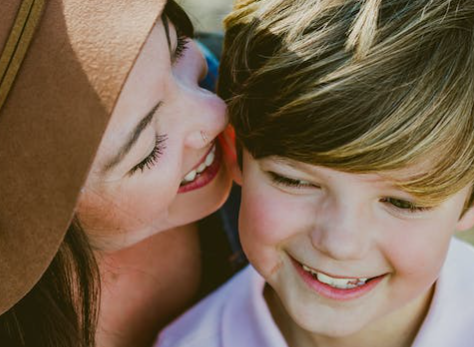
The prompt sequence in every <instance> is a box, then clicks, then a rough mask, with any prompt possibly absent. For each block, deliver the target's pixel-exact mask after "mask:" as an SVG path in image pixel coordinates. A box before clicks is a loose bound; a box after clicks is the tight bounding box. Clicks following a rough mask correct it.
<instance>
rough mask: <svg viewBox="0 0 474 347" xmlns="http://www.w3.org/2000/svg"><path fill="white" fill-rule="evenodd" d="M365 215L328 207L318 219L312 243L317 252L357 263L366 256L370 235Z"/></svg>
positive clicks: (342, 207) (342, 205) (341, 207)
mask: <svg viewBox="0 0 474 347" xmlns="http://www.w3.org/2000/svg"><path fill="white" fill-rule="evenodd" d="M364 219H365V216H363V215H361V214H360V213H358V211H357V210H356V209H354V208H352V207H351V206H347V205H344V204H339V205H335V206H332V207H329V208H328V209H327V210H326V211H325V213H323V214H322V215H321V216H318V218H317V222H316V224H315V225H314V227H313V229H312V231H311V242H312V244H313V246H314V247H315V248H316V249H318V251H319V252H322V253H324V254H326V255H327V256H328V257H330V258H332V259H334V260H340V261H347V260H360V259H363V258H364V257H365V256H366V254H367V253H368V251H369V249H370V247H371V242H372V239H371V237H372V235H371V231H370V226H369V225H370V223H365V222H364Z"/></svg>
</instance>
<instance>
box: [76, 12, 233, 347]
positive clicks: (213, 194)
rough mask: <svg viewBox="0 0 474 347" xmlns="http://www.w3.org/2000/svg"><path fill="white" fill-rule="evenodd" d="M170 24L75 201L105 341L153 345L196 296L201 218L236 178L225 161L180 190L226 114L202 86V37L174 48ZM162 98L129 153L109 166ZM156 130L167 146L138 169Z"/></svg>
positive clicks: (159, 29) (130, 82) (135, 75)
mask: <svg viewBox="0 0 474 347" xmlns="http://www.w3.org/2000/svg"><path fill="white" fill-rule="evenodd" d="M168 22H169V21H168ZM168 28H169V30H168V31H169V37H168V38H167V36H166V31H165V27H164V24H163V21H162V19H160V20H158V21H157V23H156V25H155V27H154V29H153V31H152V32H151V34H150V36H149V38H148V40H147V42H146V44H145V46H144V48H143V50H142V51H141V53H140V55H139V57H138V60H137V62H136V64H135V66H134V68H133V69H132V71H131V73H130V75H129V77H128V79H127V81H126V84H125V86H124V89H123V91H122V93H121V95H120V97H119V100H118V103H117V105H116V108H115V109H114V112H113V114H112V117H111V120H110V123H109V126H108V128H107V131H106V133H105V135H104V138H103V141H102V143H101V146H100V148H99V151H98V153H97V156H96V158H95V161H94V164H93V166H92V169H91V173H90V175H89V177H88V179H87V182H86V185H85V187H84V189H83V192H82V195H81V197H80V200H79V204H78V208H77V214H78V217H79V220H80V221H81V224H82V226H83V227H84V230H85V231H86V233H87V234H88V236H89V237H90V240H91V243H92V245H93V247H94V249H95V252H96V255H97V258H98V260H99V267H100V272H101V281H102V293H101V307H100V317H99V329H98V337H97V340H98V343H97V345H98V346H101V347H108V346H110V347H112V346H113V347H118V346H134V347H136V346H148V345H150V344H151V342H152V341H153V339H154V338H155V336H156V334H157V332H158V330H159V329H160V327H162V326H163V325H164V324H165V323H167V322H168V321H169V320H170V319H172V318H173V317H174V316H175V315H176V314H178V313H179V312H181V311H182V310H183V309H184V308H186V307H187V306H189V305H190V304H191V303H192V302H193V300H194V298H195V295H196V292H197V290H198V287H199V283H200V275H201V263H200V261H201V260H200V249H199V238H198V234H197V226H196V224H195V222H196V221H197V220H199V219H202V218H204V217H206V216H208V215H209V214H211V213H212V212H214V211H215V210H217V209H218V208H219V207H220V206H221V205H222V203H223V202H224V201H225V199H226V197H227V195H228V192H229V190H230V186H231V177H230V175H229V173H228V171H227V169H226V167H225V165H224V164H223V165H222V166H221V168H220V170H219V173H218V174H217V176H216V177H215V178H214V179H213V180H212V181H211V182H210V183H208V184H207V185H205V186H203V187H201V188H198V189H195V190H192V191H188V192H179V191H178V190H179V188H180V183H181V182H182V180H183V178H184V177H185V176H186V174H187V173H189V172H190V171H191V170H192V169H194V168H195V167H196V165H198V164H199V163H200V162H201V161H202V160H203V158H204V157H205V156H206V154H207V153H208V152H209V150H210V149H211V147H212V146H213V145H214V144H215V143H216V142H217V141H216V137H217V135H218V134H219V133H221V132H222V131H223V130H224V128H225V127H226V124H227V116H226V107H225V104H224V102H223V101H222V100H221V99H219V98H218V97H217V96H215V95H214V94H212V93H210V92H208V91H206V90H204V89H202V88H200V87H199V85H198V83H199V81H200V80H201V79H202V78H203V77H204V76H205V75H206V72H207V66H206V63H205V60H204V58H203V56H202V54H201V53H200V51H199V50H198V48H197V46H196V44H195V43H194V42H193V41H192V40H188V41H187V42H186V49H185V50H184V52H183V54H182V55H181V57H177V56H176V54H175V52H176V47H177V45H178V43H177V42H178V39H177V33H176V29H175V27H174V26H173V24H172V23H168ZM168 39H169V42H170V47H169V45H168ZM158 104H160V106H159V107H158V108H157V110H156V112H155V113H154V116H153V118H152V119H151V121H150V122H149V126H147V127H146V128H144V130H143V131H142V132H141V134H140V135H139V137H138V140H137V141H136V143H135V145H134V146H133V147H132V148H131V150H130V151H129V152H128V154H127V155H125V156H124V157H123V159H122V160H121V161H119V162H118V163H117V165H115V166H114V167H112V168H109V169H107V168H108V167H109V166H110V165H109V164H110V162H111V158H114V157H115V156H116V155H117V153H119V151H120V148H122V146H123V145H124V143H126V142H127V139H128V138H129V137H130V134H131V133H132V132H133V129H135V127H136V125H137V124H138V123H140V121H141V120H142V119H143V118H144V116H145V115H147V114H148V113H149V112H150V110H152V109H153V108H154V107H155V106H156V105H158ZM203 134H204V135H203ZM157 136H160V138H161V139H162V140H163V145H162V146H161V147H160V149H159V152H160V153H159V155H158V156H157V158H156V160H155V161H153V162H152V163H149V164H147V165H144V166H143V169H140V168H137V165H140V163H143V160H144V159H145V158H146V157H147V156H149V154H150V153H151V152H152V151H153V148H154V146H155V143H156V138H157ZM177 269H179V271H177Z"/></svg>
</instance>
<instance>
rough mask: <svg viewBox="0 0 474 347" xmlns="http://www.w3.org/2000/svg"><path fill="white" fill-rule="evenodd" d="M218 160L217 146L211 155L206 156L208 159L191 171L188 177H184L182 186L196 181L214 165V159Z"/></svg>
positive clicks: (213, 148)
mask: <svg viewBox="0 0 474 347" xmlns="http://www.w3.org/2000/svg"><path fill="white" fill-rule="evenodd" d="M215 158H216V146H215V145H214V147H212V149H211V151H210V152H209V154H208V155H207V156H206V159H204V161H203V162H202V163H201V164H200V165H199V166H198V167H197V168H196V169H194V170H191V171H190V172H189V173H188V174H187V175H186V176H184V178H183V180H182V181H181V185H184V184H188V183H190V182H192V181H194V180H195V179H196V177H197V176H198V175H199V174H200V173H201V172H203V171H204V170H206V169H207V168H208V167H209V166H211V165H212V163H213V162H214V159H215Z"/></svg>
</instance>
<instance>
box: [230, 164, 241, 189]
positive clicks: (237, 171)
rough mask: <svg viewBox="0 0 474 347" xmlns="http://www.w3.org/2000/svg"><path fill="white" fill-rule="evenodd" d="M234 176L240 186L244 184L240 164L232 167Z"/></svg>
mask: <svg viewBox="0 0 474 347" xmlns="http://www.w3.org/2000/svg"><path fill="white" fill-rule="evenodd" d="M232 178H233V179H234V182H235V183H237V184H238V185H239V186H241V185H242V169H241V168H240V167H239V165H238V164H236V165H235V166H234V167H232Z"/></svg>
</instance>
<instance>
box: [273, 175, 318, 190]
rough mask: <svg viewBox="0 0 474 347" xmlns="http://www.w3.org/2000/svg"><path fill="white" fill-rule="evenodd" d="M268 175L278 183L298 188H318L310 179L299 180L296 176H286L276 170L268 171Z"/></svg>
mask: <svg viewBox="0 0 474 347" xmlns="http://www.w3.org/2000/svg"><path fill="white" fill-rule="evenodd" d="M268 175H269V176H270V178H271V180H272V181H273V182H275V183H276V184H280V185H284V186H287V187H296V188H302V187H305V188H308V187H309V188H317V186H315V185H314V184H312V183H311V182H309V181H305V180H297V179H294V178H289V177H286V176H282V175H280V174H277V173H276V172H273V171H268Z"/></svg>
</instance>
